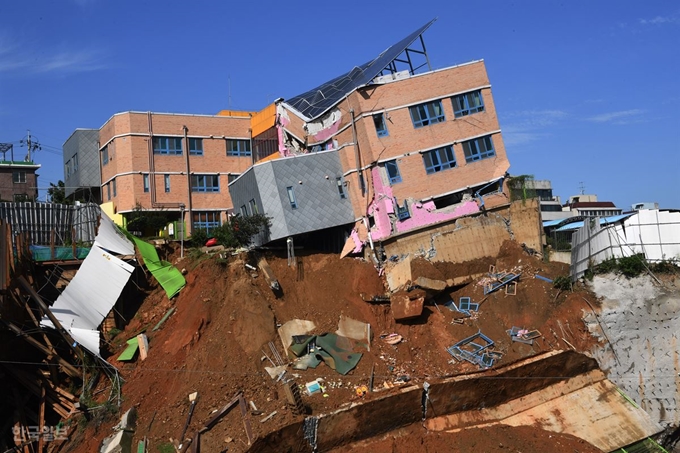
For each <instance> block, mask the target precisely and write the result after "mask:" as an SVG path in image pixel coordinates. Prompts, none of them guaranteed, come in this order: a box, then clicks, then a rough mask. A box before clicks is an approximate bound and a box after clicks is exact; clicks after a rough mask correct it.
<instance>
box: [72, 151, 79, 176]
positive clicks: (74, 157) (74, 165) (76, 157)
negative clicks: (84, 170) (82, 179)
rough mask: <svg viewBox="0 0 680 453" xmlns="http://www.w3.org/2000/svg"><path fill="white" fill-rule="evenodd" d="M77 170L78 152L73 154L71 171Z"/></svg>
mask: <svg viewBox="0 0 680 453" xmlns="http://www.w3.org/2000/svg"><path fill="white" fill-rule="evenodd" d="M77 171H78V153H75V154H74V155H73V173H75V172H77Z"/></svg>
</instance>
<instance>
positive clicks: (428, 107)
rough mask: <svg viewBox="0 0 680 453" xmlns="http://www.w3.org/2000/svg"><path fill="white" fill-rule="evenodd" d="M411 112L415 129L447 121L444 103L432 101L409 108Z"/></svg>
mask: <svg viewBox="0 0 680 453" xmlns="http://www.w3.org/2000/svg"><path fill="white" fill-rule="evenodd" d="M408 109H409V111H410V112H411V120H412V121H413V127H415V128H419V127H423V126H429V125H431V124H436V123H441V122H442V121H446V117H445V116H444V109H443V108H442V101H440V100H437V101H431V102H426V103H424V104H420V105H414V106H413V107H409V108H408Z"/></svg>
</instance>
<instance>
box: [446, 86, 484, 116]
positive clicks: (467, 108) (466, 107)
mask: <svg viewBox="0 0 680 453" xmlns="http://www.w3.org/2000/svg"><path fill="white" fill-rule="evenodd" d="M451 102H453V115H454V116H455V117H456V118H460V117H461V116H466V115H471V114H473V113H477V112H483V111H484V99H482V92H481V91H480V90H477V91H471V92H469V93H464V94H459V95H458V96H454V97H452V98H451Z"/></svg>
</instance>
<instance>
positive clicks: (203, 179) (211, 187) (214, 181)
mask: <svg viewBox="0 0 680 453" xmlns="http://www.w3.org/2000/svg"><path fill="white" fill-rule="evenodd" d="M191 191H192V192H219V191H220V176H219V175H191Z"/></svg>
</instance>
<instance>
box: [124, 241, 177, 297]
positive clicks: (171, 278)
mask: <svg viewBox="0 0 680 453" xmlns="http://www.w3.org/2000/svg"><path fill="white" fill-rule="evenodd" d="M132 238H133V240H134V241H135V244H136V245H137V248H138V249H139V253H141V254H142V258H143V259H144V264H145V265H146V268H147V269H149V272H151V275H153V276H154V278H155V279H156V280H158V283H160V284H161V286H162V287H163V289H164V290H165V293H166V294H167V295H168V299H172V298H173V297H175V296H176V295H177V293H179V291H180V290H181V289H182V288H184V285H186V284H187V282H186V280H185V279H184V276H183V275H182V273H181V272H180V271H179V269H177V268H176V267H175V266H173V265H172V264H170V263H168V262H167V261H163V260H161V259H160V258H159V257H158V253H157V252H156V247H154V246H153V245H152V244H149V243H148V242H146V241H143V240H141V239H138V238H136V237H134V236H132Z"/></svg>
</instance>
